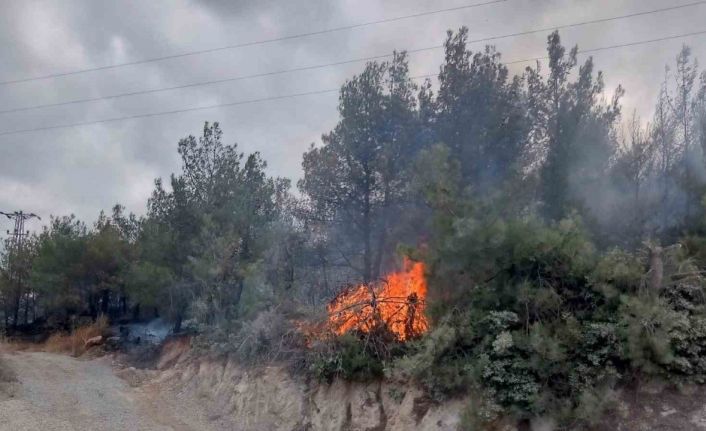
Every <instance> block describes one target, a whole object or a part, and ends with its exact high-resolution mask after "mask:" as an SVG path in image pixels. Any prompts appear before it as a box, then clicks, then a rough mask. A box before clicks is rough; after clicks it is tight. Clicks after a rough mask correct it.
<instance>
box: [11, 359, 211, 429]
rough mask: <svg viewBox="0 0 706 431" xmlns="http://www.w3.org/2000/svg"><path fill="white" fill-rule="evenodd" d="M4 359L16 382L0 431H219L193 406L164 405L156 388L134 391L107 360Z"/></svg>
mask: <svg viewBox="0 0 706 431" xmlns="http://www.w3.org/2000/svg"><path fill="white" fill-rule="evenodd" d="M0 355H2V359H3V362H4V364H5V365H6V366H8V367H9V368H10V369H11V370H12V371H14V373H15V374H16V377H17V383H15V384H14V385H13V387H12V388H11V390H10V391H9V392H10V395H11V396H8V394H5V396H0V431H5V430H7V431H30V430H31V431H34V430H47V431H55V430H56V431H64V430H108V431H110V430H116V431H117V430H121V431H122V430H149V431H152V430H155V431H157V430H159V431H162V430H164V431H167V430H179V431H181V430H192V429H194V430H196V429H198V430H202V429H203V430H209V429H213V428H214V427H213V425H214V424H213V423H210V421H208V419H207V418H205V417H204V416H203V415H202V414H201V412H199V411H194V406H181V405H179V406H171V405H165V404H164V400H162V399H161V398H160V397H159V396H158V395H159V394H158V392H157V391H155V390H154V388H152V389H151V390H150V388H140V387H138V388H134V387H131V386H130V385H128V384H127V383H126V382H125V381H124V380H122V379H121V378H119V377H117V376H116V374H115V371H114V369H113V367H112V366H111V363H110V359H108V358H102V359H95V360H79V359H75V358H71V357H69V356H65V355H57V354H51V353H44V352H17V353H5V354H3V353H0ZM6 392H8V391H6ZM177 407H178V408H177ZM196 407H198V406H196Z"/></svg>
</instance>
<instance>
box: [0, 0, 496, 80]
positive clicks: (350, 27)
mask: <svg viewBox="0 0 706 431" xmlns="http://www.w3.org/2000/svg"><path fill="white" fill-rule="evenodd" d="M506 1H508V0H489V1H485V2H482V3H471V4H467V5H462V6H456V7H450V8H445V9H435V10H431V11H427V12H418V13H414V14H410V15H401V16H396V17H392V18H384V19H379V20H375V21H367V22H362V23H358V24H351V25H345V26H341V27H333V28H328V29H324V30H317V31H311V32H306V33H297V34H292V35H289V36H281V37H274V38H270V39H261V40H256V41H252V42H243V43H237V44H233V45H225V46H220V47H216V48H208V49H201V50H196V51H187V52H182V53H179V54H172V55H164V56H161V57H152V58H145V59H142V60H135V61H128V62H125V63H115V64H109V65H106V66H99V67H91V68H87V69H78V70H72V71H69V72H61V73H52V74H49V75H43V76H34V77H29V78H19V79H12V80H7V81H0V86H1V85H9V84H19V83H21V82H29V81H38V80H42V79H50V78H59V77H63V76H69V75H78V74H81V73H87V72H95V71H99V70H107V69H116V68H119V67H125V66H134V65H138V64H145V63H153V62H157V61H163V60H171V59H175V58H183V57H190V56H194V55H200V54H207V53H211V52H218V51H225V50H230V49H237V48H245V47H248V46H258V45H265V44H269V43H274V42H282V41H285V40H292V39H299V38H304V37H311V36H317V35H322V34H328V33H336V32H341V31H347V30H353V29H356V28H361V27H369V26H373V25H377V24H385V23H390V22H396V21H403V20H407V19H412V18H418V17H422V16H430V15H438V14H441V13H447V12H454V11H459V10H464V9H472V8H477V7H480V6H488V5H493V4H497V3H504V2H506Z"/></svg>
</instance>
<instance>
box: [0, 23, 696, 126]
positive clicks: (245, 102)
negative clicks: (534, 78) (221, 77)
mask: <svg viewBox="0 0 706 431" xmlns="http://www.w3.org/2000/svg"><path fill="white" fill-rule="evenodd" d="M704 34H706V30H702V31H696V32H691V33H683V34H679V35H672V36H665V37H660V38H656V39H649V40H642V41H636V42H628V43H621V44H617V45H609V46H603V47H598V48H589V49H585V50H581V51H578V54H580V55H581V54H587V53H591V52H599V51H607V50H610V49H617V48H625V47H629V46H637V45H645V44H649V43H656V42H663V41H667V40H674V39H682V38H685V37H690V36H698V35H704ZM547 58H548V57H547V56H543V57H534V58H527V59H523V60H513V61H509V62H505V63H503V64H518V63H527V62H531V61H537V60H545V59H547ZM435 76H438V74H427V75H418V76H413V77H411V79H424V78H431V77H435ZM338 91H339V89H338V88H332V89H326V90H316V91H306V92H302V93H292V94H285V95H280V96H269V97H262V98H257V99H247V100H239V101H235V102H229V103H217V104H213V105H206V106H195V107H191V108H183V109H175V110H171V111H160V112H152V113H147V114H136V115H129V116H124V117H113V118H107V119H104V120H96V121H85V122H79V123H71V124H59V125H56V126H44V127H35V128H29V129H18V130H8V131H4V132H0V136H8V135H17V134H23V133H30V132H40V131H47V130H56V129H66V128H72V127H80V126H89V125H95V124H105V123H113V122H117V121H126V120H134V119H138V118H149V117H159V116H165V115H172V114H180V113H185V112H194V111H204V110H209V109H215V108H226V107H232V106H238V105H249V104H253V103H260V102H268V101H274V100H283V99H293V98H297V97H303V96H313V95H318V94H326V93H335V92H338Z"/></svg>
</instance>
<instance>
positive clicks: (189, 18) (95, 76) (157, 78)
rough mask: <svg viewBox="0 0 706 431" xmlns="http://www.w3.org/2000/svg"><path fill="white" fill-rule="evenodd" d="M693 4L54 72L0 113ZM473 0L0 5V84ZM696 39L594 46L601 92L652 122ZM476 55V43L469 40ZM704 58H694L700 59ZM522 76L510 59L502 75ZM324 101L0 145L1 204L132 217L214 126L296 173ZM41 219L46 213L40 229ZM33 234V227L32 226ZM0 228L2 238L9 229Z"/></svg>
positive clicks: (247, 91)
mask: <svg viewBox="0 0 706 431" xmlns="http://www.w3.org/2000/svg"><path fill="white" fill-rule="evenodd" d="M693 1H694V0H680V1H677V0H508V1H507V2H505V3H501V4H494V5H488V6H483V7H479V8H474V9H466V10H460V11H455V12H449V13H442V14H437V15H432V16H425V17H419V18H414V19H409V20H403V21H397V22H392V23H385V24H379V25H373V26H368V27H363V28H358V29H353V30H350V31H343V32H337V33H331V34H326V35H319V36H312V37H306V38H301V39H293V40H288V41H283V42H277V43H271V44H266V45H261V46H253V47H246V48H241V49H234V50H228V51H221V52H216V53H209V54H203V55H198V56H192V57H186V58H180V59H173V60H167V61H161V62H156V63H149V64H142V65H136V66H128V67H122V68H117V69H111V70H104V71H98V72H92V73H85V74H80V75H73V76H67V77H62V78H55V79H47V80H41V81H32V82H25V83H18V84H13V85H5V86H0V110H4V109H11V108H17V107H23V106H28V105H34V104H44V103H54V102H60V101H64V100H71V99H77V98H86V97H97V96H103V95H110V94H115V93H122V92H129V91H138V90H142V89H148V88H156V87H163V86H174V85H180V84H187V83H191V82H196V81H205V80H213V79H222V78H229V77H233V76H239V75H247V74H253V73H261V72H268V71H272V70H279V69H288V68H293V67H300V66H307V65H312V64H320V63H329V62H336V61H342V60H347V59H352V58H359V57H365V56H371V55H383V54H387V53H389V52H391V51H392V50H393V49H398V50H403V49H415V48H420V47H426V46H432V45H438V44H441V43H442V42H443V40H444V38H445V32H446V30H447V29H457V28H458V27H460V26H462V25H466V26H468V27H469V29H470V39H475V38H482V37H488V36H494V35H502V34H507V33H514V32H519V31H526V30H532V29H535V28H543V27H553V26H557V25H562V24H569V23H573V22H578V21H585V20H590V19H596V18H603V17H610V16H614V15H623V14H627V13H632V12H639V11H645V10H650V9H656V8H661V7H665V6H670V5H678V4H685V3H690V2H693ZM473 2H479V0H437V1H432V0H385V1H374V0H279V1H275V0H259V1H256V0H252V1H246V0H236V1H229V0H169V1H168V0H150V1H137V0H124V1H108V0H46V1H33V0H0V81H6V80H13V79H20V78H26V77H31V76H43V75H47V74H53V73H61V72H66V71H71V70H75V69H84V68H92V67H98V66H103V65H108V64H113V63H121V62H126V61H133V60H140V59H144V58H150V57H156V56H164V55H170V54H178V53H181V52H184V51H191V50H200V49H207V48H212V47H219V46H223V45H230V44H236V43H242V42H248V41H255V40H261V39H268V38H272V37H278V36H286V35H291V34H296V33H302V32H310V31H315V30H319V29H326V28H332V27H339V26H343V25H349V24H356V23H360V22H366V21H373V20H379V19H382V18H388V17H395V16H400V15H407V14H413V13H417V12H423V11H428V10H434V9H440V8H450V7H454V6H460V5H464V4H470V3H473ZM705 23H706V5H701V6H695V7H691V8H687V9H682V10H677V11H671V12H666V13H661V14H656V15H651V16H642V17H635V18H632V19H627V20H620V21H614V22H610V23H603V24H595V25H589V26H583V27H579V28H572V29H567V30H563V31H562V32H561V35H562V38H563V41H564V43H565V44H567V45H573V44H578V45H579V48H585V49H590V48H595V47H601V46H606V45H614V44H619V43H624V42H632V41H639V40H645V39H653V38H658V37H662V36H670V35H674V34H680V33H686V32H690V31H700V30H706V24H705ZM545 41H546V34H537V35H531V36H521V37H515V38H508V39H503V40H499V41H496V42H495V45H496V47H497V48H498V50H499V51H500V52H502V54H503V58H504V59H505V60H507V61H512V60H517V59H524V58H528V57H535V56H541V55H544V53H545V52H544V47H545ZM705 42H706V36H696V37H691V38H687V39H684V40H683V41H681V40H677V41H668V42H660V43H655V44H649V45H643V46H638V47H632V48H623V49H617V50H610V51H604V52H600V53H596V54H595V55H594V58H595V60H596V64H597V67H598V68H599V69H600V70H603V71H604V72H605V74H606V84H607V88H608V89H609V90H610V91H611V92H612V90H613V89H614V88H615V87H616V86H617V85H618V84H623V85H624V86H625V87H626V89H627V95H626V97H625V98H624V99H623V102H624V103H623V105H624V112H626V113H630V112H631V111H632V110H633V109H637V110H638V111H639V112H640V113H641V114H642V115H643V116H649V115H650V114H651V109H652V105H653V103H654V99H655V97H656V92H657V90H658V88H659V84H660V82H661V81H662V79H663V76H664V66H665V64H667V63H670V64H671V63H673V59H674V57H675V55H676V54H677V52H678V50H679V48H680V47H681V44H682V43H687V44H689V45H690V46H691V47H692V48H693V52H694V54H695V56H696V57H698V58H701V59H706V43H705ZM474 48H482V45H475V46H474ZM442 57H443V52H442V51H441V50H437V51H433V52H425V53H419V54H412V55H411V57H410V63H411V68H412V74H413V75H418V74H427V73H434V72H437V71H438V68H439V65H440V62H441V59H442ZM704 61H706V60H704ZM362 67H363V65H362V64H349V65H344V66H336V67H331V68H327V69H320V70H314V71H307V72H297V73H291V74H287V75H279V76H272V77H264V78H256V79H249V80H244V81H238V82H231V83H225V84H218V85H210V86H203V87H197V88H191V89H183V90H177V91H170V92H165V93H158V94H148V95H141V96H136V97H128V98H121V99H114V100H108V101H101V102H92V103H86V104H80V105H69V106H63V107H56V108H46V109H42V110H35V111H29V112H20V113H11V114H0V132H3V131H8V130H14V129H24V128H33V127H42V126H53V125H59V124H66V123H76V122H85V121H94V120H100V119H103V118H110V117H120V116H128V115H135V114H143V113H150V112H158V111H168V110H175V109H181V108H188V107H195V106H200V105H210V104H218V103H228V102H233V101H237V100H243V99H252V98H261V97H269V96H277V95H282V94H288V93H298V92H306V91H314V90H320V89H326V88H337V87H338V86H340V84H341V83H343V81H344V80H345V79H346V78H348V77H350V76H351V75H352V74H354V73H356V72H357V71H359V70H361V68H362ZM514 67H515V70H520V69H521V68H522V67H524V65H518V66H514ZM336 104H337V95H336V94H335V93H329V94H324V95H315V96H305V97H300V98H295V99H288V100H280V101H270V102H263V103H258V104H251V105H243V106H235V107H229V108H222V109H212V110H207V111H197V112H190V113H182V114H176V115H170V116H162V117H152V118H145V119H137V120H129V121H121V122H114V123H107V124H100V125H91V126H83V127H75V128H66V129H59V130H51V131H44V132H33V133H25V134H17V135H6V136H0V210H15V209H23V210H25V211H33V212H36V213H39V214H41V215H42V216H44V217H46V219H48V216H49V214H69V213H75V214H76V215H78V216H79V217H81V218H82V219H84V220H87V221H89V222H90V221H93V220H94V219H95V217H96V215H97V214H98V211H99V210H100V209H102V208H103V209H109V208H110V207H112V205H113V204H114V203H116V202H120V203H122V204H124V205H126V206H127V208H128V210H130V211H133V212H136V213H138V214H141V213H143V212H144V210H145V202H146V199H147V197H148V196H149V194H150V192H151V190H152V186H153V180H154V178H156V177H166V176H168V175H169V174H170V173H171V172H175V171H177V170H178V169H179V161H178V159H177V154H176V143H177V141H178V140H179V139H180V138H182V137H184V136H187V135H189V134H194V135H198V134H199V132H200V130H201V128H202V126H203V122H204V121H206V120H208V121H219V122H220V123H221V126H222V128H223V130H224V132H225V133H224V136H225V140H226V142H228V143H232V142H237V143H238V144H239V147H240V149H241V150H242V151H245V152H252V151H260V152H261V153H262V154H263V156H264V158H265V159H266V160H267V162H268V163H269V170H270V173H271V174H273V175H279V176H287V177H290V178H293V179H294V180H296V179H297V178H298V177H299V176H300V172H301V166H300V164H301V154H302V152H303V151H304V150H305V149H306V148H307V147H308V145H309V144H310V143H312V142H319V141H320V135H321V133H323V132H326V131H328V130H330V129H331V128H332V127H333V125H334V124H335V122H336V119H337V111H336ZM46 219H45V220H46ZM35 226H37V225H36V223H35ZM9 227H10V226H9V224H8V223H7V222H5V221H0V232H4V230H5V229H6V228H9Z"/></svg>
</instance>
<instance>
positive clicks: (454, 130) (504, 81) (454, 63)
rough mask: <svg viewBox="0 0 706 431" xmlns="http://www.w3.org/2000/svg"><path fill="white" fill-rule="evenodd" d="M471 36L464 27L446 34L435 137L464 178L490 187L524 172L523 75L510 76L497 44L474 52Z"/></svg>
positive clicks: (477, 185) (480, 186)
mask: <svg viewBox="0 0 706 431" xmlns="http://www.w3.org/2000/svg"><path fill="white" fill-rule="evenodd" d="M467 41H468V29H467V28H466V27H462V28H461V29H460V30H459V31H458V32H456V33H453V32H451V31H449V32H448V34H447V38H446V42H445V50H446V55H445V60H444V63H443V65H442V66H441V73H440V74H439V94H438V97H437V99H436V109H437V110H438V113H437V120H436V130H437V134H436V137H437V139H438V140H439V141H440V142H442V143H444V144H445V145H446V146H448V147H449V149H450V150H451V153H452V155H453V157H456V158H458V160H459V162H460V163H461V169H462V176H463V179H464V182H465V183H466V184H467V185H471V186H472V187H473V188H474V191H477V192H487V191H488V190H490V189H493V188H497V187H498V186H499V185H501V183H502V182H503V181H505V180H507V179H509V178H510V177H511V176H513V175H514V174H517V173H518V172H520V168H521V166H520V161H521V159H522V155H523V152H524V150H525V146H526V138H527V131H528V122H527V114H526V112H527V109H526V107H525V105H524V94H523V80H522V78H521V77H518V76H515V77H514V78H510V76H509V73H508V70H507V67H505V66H504V65H503V64H502V63H501V62H500V54H499V53H497V52H496V51H495V49H494V48H492V47H486V49H485V51H483V52H477V53H475V54H473V53H472V52H471V51H470V50H468V48H467Z"/></svg>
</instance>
